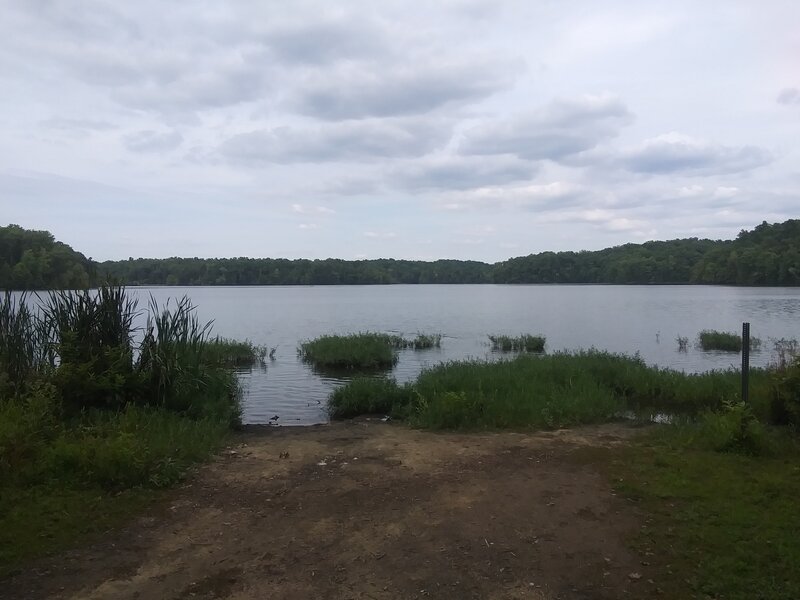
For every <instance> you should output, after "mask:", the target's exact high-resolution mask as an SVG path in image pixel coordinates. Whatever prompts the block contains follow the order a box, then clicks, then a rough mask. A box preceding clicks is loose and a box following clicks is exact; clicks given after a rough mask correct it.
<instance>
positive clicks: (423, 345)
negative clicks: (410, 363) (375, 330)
mask: <svg viewBox="0 0 800 600" xmlns="http://www.w3.org/2000/svg"><path fill="white" fill-rule="evenodd" d="M388 339H389V343H390V344H391V346H392V347H393V348H395V349H397V350H407V349H411V350H429V349H431V348H441V347H442V334H440V333H418V334H417V335H416V336H415V337H413V338H411V339H408V338H406V337H403V336H402V335H391V336H388Z"/></svg>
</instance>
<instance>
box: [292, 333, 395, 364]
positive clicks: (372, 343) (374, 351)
mask: <svg viewBox="0 0 800 600" xmlns="http://www.w3.org/2000/svg"><path fill="white" fill-rule="evenodd" d="M394 344H395V341H394V339H393V338H392V336H390V335H386V334H383V333H369V332H366V333H353V334H350V335H323V336H321V337H318V338H316V339H314V340H310V341H307V342H303V343H302V344H301V345H300V348H299V350H298V352H299V354H300V356H301V357H302V359H303V360H304V361H306V362H309V363H311V364H312V365H314V366H315V367H317V368H320V369H342V370H374V369H390V368H392V367H393V366H394V364H395V363H396V362H397V354H396V352H395V351H394Z"/></svg>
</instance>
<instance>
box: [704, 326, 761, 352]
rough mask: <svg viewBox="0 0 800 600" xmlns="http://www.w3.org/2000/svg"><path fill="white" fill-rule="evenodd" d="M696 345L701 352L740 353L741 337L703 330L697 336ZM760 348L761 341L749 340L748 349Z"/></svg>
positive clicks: (752, 338)
mask: <svg viewBox="0 0 800 600" xmlns="http://www.w3.org/2000/svg"><path fill="white" fill-rule="evenodd" d="M697 338H698V343H699V345H700V348H702V349H703V350H721V351H723V352H741V351H742V336H740V335H739V334H737V333H728V332H724V331H716V330H713V329H704V330H703V331H701V332H700V333H699V334H698V335H697ZM760 346H761V340H760V339H758V338H755V337H751V338H750V349H751V350H755V349H758V348H759V347H760Z"/></svg>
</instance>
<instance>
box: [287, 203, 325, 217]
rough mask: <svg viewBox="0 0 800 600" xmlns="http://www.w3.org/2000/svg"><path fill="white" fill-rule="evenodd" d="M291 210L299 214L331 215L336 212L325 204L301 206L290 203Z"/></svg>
mask: <svg viewBox="0 0 800 600" xmlns="http://www.w3.org/2000/svg"><path fill="white" fill-rule="evenodd" d="M292 212H295V213H297V214H300V215H332V214H335V213H336V211H335V210H333V209H332V208H328V207H327V206H303V205H302V204H292Z"/></svg>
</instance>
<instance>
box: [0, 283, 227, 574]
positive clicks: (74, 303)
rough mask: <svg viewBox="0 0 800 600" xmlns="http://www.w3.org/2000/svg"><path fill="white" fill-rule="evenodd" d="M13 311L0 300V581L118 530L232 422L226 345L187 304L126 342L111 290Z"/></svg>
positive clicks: (151, 317) (119, 301)
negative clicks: (102, 531)
mask: <svg viewBox="0 0 800 600" xmlns="http://www.w3.org/2000/svg"><path fill="white" fill-rule="evenodd" d="M27 300H28V299H25V298H23V299H22V300H20V301H18V302H15V301H14V300H13V299H12V298H11V296H10V294H8V293H6V294H5V295H4V296H3V297H2V299H0V572H1V571H3V570H5V569H7V568H9V567H10V566H12V565H13V564H15V563H17V562H19V561H20V560H23V559H25V558H27V557H30V556H34V555H36V554H39V553H41V552H43V551H46V550H51V549H54V548H56V547H59V546H62V545H64V544H68V543H70V542H71V541H72V540H73V539H74V537H75V536H76V535H77V534H79V533H81V532H87V531H96V530H98V528H101V527H107V526H109V525H112V524H114V523H116V522H118V519H120V518H123V517H124V516H125V515H127V514H129V513H128V511H129V510H130V509H132V508H134V507H137V506H140V505H141V504H142V503H143V502H146V501H147V500H148V499H149V498H151V497H152V494H153V492H152V490H155V489H158V488H162V487H166V486H169V485H171V484H173V483H174V482H176V481H178V480H179V479H180V478H181V477H182V475H183V473H184V472H185V470H186V468H187V467H188V466H189V465H191V464H192V463H193V462H196V461H198V460H201V459H203V458H205V457H206V456H208V455H209V454H210V453H212V452H213V451H214V450H215V449H217V448H218V447H219V446H220V444H222V443H223V441H224V439H225V437H226V435H227V433H228V431H229V430H230V428H231V426H233V425H235V424H237V423H238V420H239V402H238V399H239V389H238V383H237V380H236V377H235V375H234V374H233V373H232V371H231V370H230V368H229V366H228V365H229V364H230V362H229V358H230V354H229V353H228V349H229V348H230V347H233V346H234V345H233V344H221V343H220V342H219V341H218V340H212V339H211V338H210V335H209V332H210V327H209V326H208V325H204V324H201V323H199V322H198V320H197V318H196V315H195V312H194V308H193V307H192V305H191V303H190V302H189V301H188V299H186V298H184V299H182V300H180V301H178V302H177V303H176V305H175V306H172V307H171V306H169V305H168V306H166V307H164V308H163V309H162V308H159V307H158V306H157V305H156V304H155V302H151V305H150V308H149V310H148V319H147V327H146V328H145V331H144V332H143V337H142V341H141V343H140V344H135V343H134V341H133V339H134V337H135V336H134V333H135V330H134V328H133V322H134V320H135V317H136V315H137V314H138V310H137V306H136V303H135V302H133V301H132V300H130V299H129V297H128V296H127V294H126V293H125V290H124V289H123V288H120V287H116V286H111V285H104V286H101V288H100V289H99V290H97V291H96V292H87V291H83V292H71V293H68V292H53V293H51V294H50V295H49V296H48V297H47V298H46V299H45V300H44V301H43V302H42V303H41V305H40V306H39V307H38V308H37V309H35V310H33V309H31V308H29V303H28V301H27ZM223 346H224V349H225V352H222V351H221V350H220V347H223ZM215 347H216V350H215Z"/></svg>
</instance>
